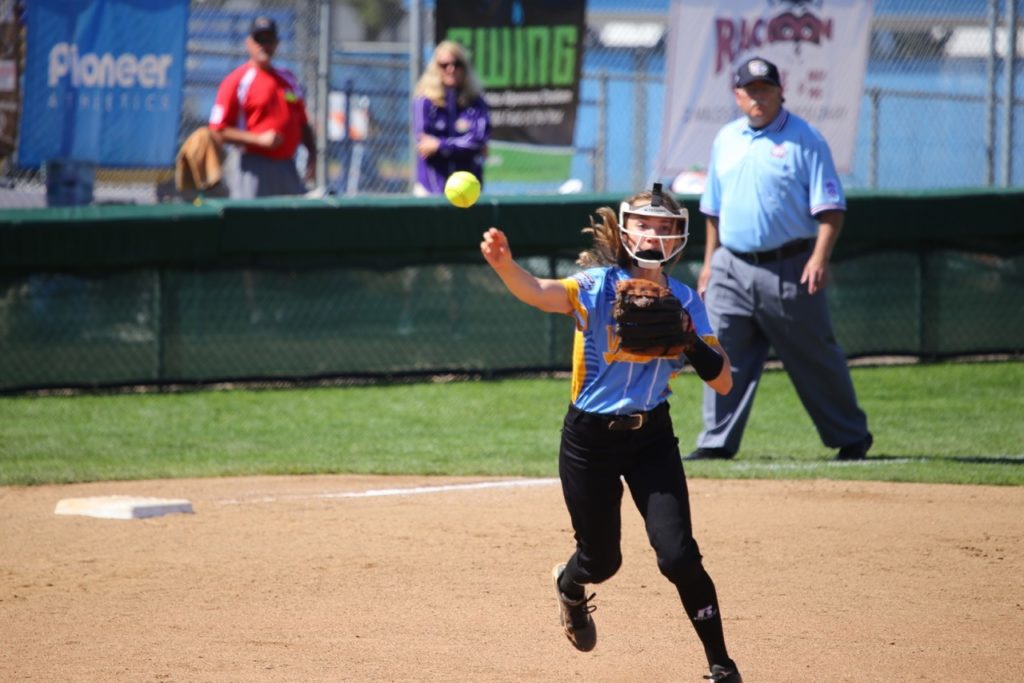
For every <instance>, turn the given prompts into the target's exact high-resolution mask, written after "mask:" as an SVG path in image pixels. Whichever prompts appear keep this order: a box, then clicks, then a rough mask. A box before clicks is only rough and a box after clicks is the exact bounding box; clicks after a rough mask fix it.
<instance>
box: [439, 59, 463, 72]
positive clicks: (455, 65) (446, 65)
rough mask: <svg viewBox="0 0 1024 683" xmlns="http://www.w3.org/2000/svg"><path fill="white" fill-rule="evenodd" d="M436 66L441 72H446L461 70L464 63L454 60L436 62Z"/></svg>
mask: <svg viewBox="0 0 1024 683" xmlns="http://www.w3.org/2000/svg"><path fill="white" fill-rule="evenodd" d="M437 66H438V67H439V68H440V69H441V71H447V70H448V69H461V68H463V67H464V66H466V63H465V62H463V61H462V60H461V59H456V60H455V61H453V62H438V63H437Z"/></svg>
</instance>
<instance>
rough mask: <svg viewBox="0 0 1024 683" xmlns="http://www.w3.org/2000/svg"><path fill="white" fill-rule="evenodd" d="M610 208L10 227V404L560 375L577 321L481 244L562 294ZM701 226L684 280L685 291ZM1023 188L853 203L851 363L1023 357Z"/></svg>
mask: <svg viewBox="0 0 1024 683" xmlns="http://www.w3.org/2000/svg"><path fill="white" fill-rule="evenodd" d="M620 199H621V198H620V197H619V196H617V195H615V196H612V195H573V196H565V197H563V196H557V195H556V196H542V197H538V196H531V197H500V198H487V197H485V198H484V199H483V200H482V201H481V202H480V203H479V204H477V205H476V206H474V207H473V208H471V209H465V210H462V209H455V208H453V207H451V206H448V205H447V204H445V203H444V201H443V200H441V199H435V198H425V199H419V198H411V197H399V198H372V199H322V200H314V199H288V200H257V201H248V202H243V201H207V202H205V203H203V204H201V205H199V206H193V205H183V204H171V205H159V206H91V207H79V208H53V209H44V210H8V211H0V391H5V392H16V391H22V390H26V389H36V388H54V387H92V386H109V385H131V384H177V383H192V382H220V381H239V380H276V379H289V380H296V379H300V380H306V379H315V378H323V377H346V376H348V377H387V376H395V375H407V374H415V373H429V374H433V373H480V374H484V375H490V374H500V373H506V372H514V371H538V370H542V371H548V370H566V369H568V367H569V363H570V348H571V343H572V323H571V321H570V319H569V318H567V317H562V316H554V315H545V314H542V313H539V312H537V311H535V310H533V309H532V308H529V307H528V306H525V305H523V304H521V303H519V302H517V301H515V300H514V299H513V298H512V296H511V295H509V294H508V293H507V292H506V291H505V289H504V287H503V286H502V285H501V283H500V282H499V281H498V279H497V277H495V276H494V274H493V273H492V272H491V271H490V269H489V268H488V267H487V266H486V265H485V264H484V262H483V260H482V258H481V257H480V254H479V251H478V244H479V241H480V234H481V232H482V231H483V229H485V228H486V227H487V226H489V225H496V226H500V227H502V228H504V229H505V230H506V231H507V232H508V233H509V235H510V237H511V240H512V245H513V249H514V252H515V255H516V257H517V258H518V259H519V260H520V262H521V263H523V264H524V265H525V266H526V267H527V268H528V269H530V270H531V271H533V272H535V273H537V274H540V275H546V276H552V275H555V276H563V275H567V274H569V273H572V272H573V271H574V270H575V266H574V260H575V255H576V254H577V253H578V252H579V250H580V249H581V248H582V247H584V246H586V244H587V240H586V238H585V237H584V236H583V235H581V233H580V229H581V228H582V227H583V226H584V225H586V223H587V221H588V218H589V217H590V216H591V215H592V214H593V211H594V209H595V208H597V207H599V206H616V205H617V203H618V202H619V201H620ZM684 199H685V200H686V204H687V206H688V208H689V209H690V211H691V214H692V215H694V216H695V217H697V220H696V221H695V224H694V226H693V228H694V229H693V234H692V236H691V242H690V245H689V247H688V249H687V255H686V258H685V259H684V261H682V262H681V263H680V264H679V265H678V266H677V267H676V270H675V274H676V275H677V276H678V277H680V278H681V279H682V280H684V281H686V282H689V283H691V284H692V283H693V282H694V281H695V278H696V273H697V270H698V269H699V267H700V258H701V257H702V254H703V232H704V231H703V226H702V225H700V220H701V219H700V214H699V212H698V210H697V206H696V198H695V197H687V198H684ZM1022 216H1024V191H1022V190H1012V191H1003V190H969V191H966V190H965V191H963V192H950V191H943V192H941V193H940V192H928V193H915V194H906V193H903V194H895V193H893V194H878V193H872V194H853V195H852V196H851V197H850V206H849V213H848V217H847V227H846V229H845V230H844V232H843V235H842V237H841V239H840V242H839V245H838V247H837V249H836V253H835V259H834V283H833V285H832V286H831V287H830V288H829V289H828V290H827V291H828V296H829V297H830V301H831V304H832V312H833V317H834V319H835V327H836V332H837V335H838V337H839V340H840V342H841V343H842V344H843V346H844V348H845V350H846V351H847V353H848V354H849V355H850V356H858V357H863V356H877V355H908V356H919V357H926V358H941V357H947V356H954V355H973V354H992V353H1009V354H1020V353H1021V352H1022V350H1024V254H1022V252H1024V227H1022V226H1024V219H1022V218H1021V217H1022Z"/></svg>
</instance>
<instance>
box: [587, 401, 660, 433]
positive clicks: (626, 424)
mask: <svg viewBox="0 0 1024 683" xmlns="http://www.w3.org/2000/svg"><path fill="white" fill-rule="evenodd" d="M666 417H668V402H667V401H664V402H662V403H659V404H658V405H657V406H655V407H654V408H652V409H651V410H645V411H642V412H639V413H629V414H628V415H604V414H602V413H588V412H587V411H585V410H580V409H579V408H577V407H576V406H574V405H571V404H570V405H569V420H570V421H572V422H573V423H574V424H589V425H594V426H596V427H601V428H603V429H607V430H608V431H611V432H632V431H636V430H637V429H643V428H644V427H647V426H650V425H653V424H657V423H659V422H661V421H663V420H664V419H665V418H666Z"/></svg>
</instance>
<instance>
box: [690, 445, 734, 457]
mask: <svg viewBox="0 0 1024 683" xmlns="http://www.w3.org/2000/svg"><path fill="white" fill-rule="evenodd" d="M734 455H736V454H735V453H730V452H729V451H727V450H725V449H724V448H698V449H697V450H695V451H694V452H693V453H690V454H689V455H687V456H684V457H683V460H730V459H731V458H732V457H733V456H734Z"/></svg>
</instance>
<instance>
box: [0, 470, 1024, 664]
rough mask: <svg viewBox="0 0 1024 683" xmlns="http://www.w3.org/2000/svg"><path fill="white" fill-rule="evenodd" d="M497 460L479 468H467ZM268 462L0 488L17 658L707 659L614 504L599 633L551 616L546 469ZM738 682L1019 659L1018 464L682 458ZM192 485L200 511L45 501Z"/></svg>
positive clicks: (2, 548) (7, 608)
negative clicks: (156, 511) (916, 474)
mask: <svg viewBox="0 0 1024 683" xmlns="http://www.w3.org/2000/svg"><path fill="white" fill-rule="evenodd" d="M479 482H489V483H488V486H465V484H475V483H479ZM527 484H528V485H520V483H516V484H506V483H500V482H497V480H483V479H454V478H438V479H428V480H424V479H411V478H395V477H388V478H383V477H295V478H286V477H275V478H235V479H209V480H177V481H174V480H170V481H146V482H123V483H120V482H119V483H104V484H87V485H75V486H61V487H38V488H0V680H3V681H27V680H31V681H113V680H117V681H254V680H259V681H566V680H577V681H643V682H647V681H694V683H697V682H698V681H700V680H701V674H702V673H703V672H704V664H703V656H702V653H701V651H700V648H699V645H698V642H697V639H696V636H694V635H693V633H692V630H691V629H690V627H689V625H688V624H687V623H686V622H685V620H684V617H683V615H682V612H681V608H680V606H679V603H678V598H677V597H676V595H675V591H674V589H673V588H672V586H671V585H669V584H668V582H667V581H665V580H664V579H663V578H662V577H661V575H660V574H659V573H658V571H657V568H656V566H655V563H654V555H653V552H652V551H651V550H650V548H649V547H648V546H647V542H646V538H645V537H644V535H643V528H642V525H641V522H640V518H639V515H638V514H636V512H635V511H634V510H633V508H632V506H631V504H630V503H629V502H628V500H627V503H626V506H627V507H625V508H624V510H625V514H624V530H623V554H624V558H625V561H624V564H623V568H622V570H621V571H620V573H619V574H618V575H617V576H615V577H614V578H613V579H612V580H611V581H609V582H607V583H605V584H602V585H599V586H596V587H594V590H595V591H596V593H597V598H596V600H595V602H596V604H597V605H598V611H597V612H596V613H595V614H594V617H595V619H596V621H597V625H598V646H597V648H596V649H595V650H594V651H593V652H591V653H589V654H581V653H578V652H576V651H574V650H573V649H572V647H571V646H570V645H569V644H568V642H567V641H566V640H565V638H564V637H563V636H562V635H561V633H560V630H559V627H558V623H557V614H556V608H555V605H554V598H553V596H552V595H551V588H550V586H549V583H548V581H549V579H548V576H549V571H550V569H551V567H552V565H554V564H555V563H556V562H557V561H560V560H563V559H564V558H565V557H566V556H567V555H568V553H569V552H570V550H571V542H572V537H571V532H570V530H569V527H568V516H567V514H566V513H565V510H564V508H563V506H562V501H561V493H560V490H559V488H558V486H557V484H556V483H555V482H553V481H551V480H531V481H528V482H527ZM690 485H691V498H692V503H693V508H694V523H695V532H696V535H697V538H698V540H699V541H700V542H701V546H702V549H703V551H704V555H705V564H706V565H707V566H708V568H709V570H710V572H711V574H712V576H713V577H714V578H715V581H716V583H717V585H718V590H719V595H720V598H721V601H722V607H723V613H724V616H725V626H726V634H727V637H728V639H729V642H730V644H731V650H732V654H733V656H734V657H735V658H736V660H737V661H738V662H739V663H740V665H741V667H742V669H743V672H744V676H745V678H746V680H747V681H748V683H750V682H753V683H757V682H758V681H762V682H764V681H816V682H817V681H850V682H856V683H861V682H864V681H894V680H898V681H957V682H964V681H986V682H987V681H1021V680H1024V657H1022V655H1021V651H1022V644H1024V488H997V487H968V486H927V485H920V484H880V483H862V482H833V481H793V482H782V481H767V482H765V481H718V480H706V479H694V480H691V482H690ZM114 494H129V495H139V496H160V497H168V498H179V497H184V498H188V499H189V500H191V501H192V503H193V506H194V508H195V514H192V515H181V514H178V515H169V516H166V517H160V518H155V519H148V520H129V521H118V520H105V519H94V518H89V517H64V516H57V515H54V513H53V511H54V506H55V505H56V503H57V501H58V500H60V499H62V498H70V497H79V496H96V495H114Z"/></svg>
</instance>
